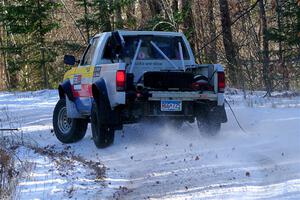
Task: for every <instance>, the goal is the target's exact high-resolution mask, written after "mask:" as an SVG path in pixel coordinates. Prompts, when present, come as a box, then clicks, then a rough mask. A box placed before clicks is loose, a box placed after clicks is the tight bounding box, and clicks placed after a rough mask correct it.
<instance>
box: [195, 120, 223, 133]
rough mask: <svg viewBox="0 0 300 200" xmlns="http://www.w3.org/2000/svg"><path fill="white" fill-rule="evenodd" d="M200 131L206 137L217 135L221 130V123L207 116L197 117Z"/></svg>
mask: <svg viewBox="0 0 300 200" xmlns="http://www.w3.org/2000/svg"><path fill="white" fill-rule="evenodd" d="M197 125H198V128H199V131H200V132H201V133H202V134H205V135H217V134H218V133H219V132H220V129H221V123H220V122H216V121H214V120H211V119H209V118H208V117H205V116H198V117H197Z"/></svg>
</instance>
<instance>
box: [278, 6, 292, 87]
mask: <svg viewBox="0 0 300 200" xmlns="http://www.w3.org/2000/svg"><path fill="white" fill-rule="evenodd" d="M276 7H277V8H276V13H277V26H278V30H282V21H281V20H282V19H281V2H280V0H276ZM278 46H279V50H278V58H279V64H280V67H281V71H282V80H283V83H284V87H285V88H284V89H285V90H289V89H290V86H289V85H290V83H289V75H288V69H287V66H286V65H285V59H284V56H283V51H282V42H281V40H279V42H278Z"/></svg>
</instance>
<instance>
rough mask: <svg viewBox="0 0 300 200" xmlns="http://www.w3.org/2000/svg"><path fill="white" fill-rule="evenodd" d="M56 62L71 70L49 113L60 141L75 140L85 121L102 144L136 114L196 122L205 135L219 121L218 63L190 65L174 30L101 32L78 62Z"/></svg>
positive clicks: (224, 118) (220, 79)
mask: <svg viewBox="0 0 300 200" xmlns="http://www.w3.org/2000/svg"><path fill="white" fill-rule="evenodd" d="M64 63H65V64H66V65H68V66H72V68H71V69H70V70H69V71H67V72H66V74H65V75H64V80H63V82H62V83H61V84H60V85H59V87H58V92H59V98H60V99H59V101H58V102H57V104H56V106H55V109H54V113H53V128H54V132H55V135H56V137H57V138H58V140H60V141H61V142H63V143H72V142H77V141H79V140H81V139H82V138H83V137H84V136H85V133H86V130H87V126H88V123H91V129H92V136H93V140H94V143H95V145H96V146H97V147H98V148H105V147H108V146H110V145H111V144H112V143H113V141H114V135H115V131H116V130H122V129H123V125H124V124H132V123H138V122H140V121H141V120H148V119H149V120H151V119H159V120H157V121H162V120H161V119H164V121H169V122H172V123H173V124H175V125H176V126H180V124H182V123H183V122H188V123H195V122H196V124H197V127H198V128H199V131H200V132H202V133H207V134H216V133H217V132H218V131H219V130H220V127H221V123H225V122H226V121H227V116H226V112H225V109H224V89H225V75H224V69H223V67H222V66H221V65H220V64H197V63H196V62H195V58H194V55H193V52H192V49H191V47H190V44H189V42H188V41H187V39H186V37H185V36H184V35H183V34H182V33H177V32H157V31H115V32H105V33H101V34H98V35H96V36H94V37H93V38H92V39H91V40H90V42H89V45H88V47H87V48H86V50H85V52H84V54H83V56H82V57H81V59H80V60H79V61H78V60H76V58H75V57H74V56H71V55H66V56H65V57H64ZM75 66H76V67H75ZM186 134H188V133H186Z"/></svg>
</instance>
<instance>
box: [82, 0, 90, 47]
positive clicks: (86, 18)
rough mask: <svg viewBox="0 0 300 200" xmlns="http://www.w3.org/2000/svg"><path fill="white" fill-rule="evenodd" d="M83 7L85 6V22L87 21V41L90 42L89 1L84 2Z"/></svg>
mask: <svg viewBox="0 0 300 200" xmlns="http://www.w3.org/2000/svg"><path fill="white" fill-rule="evenodd" d="M83 6H84V21H85V32H86V38H87V41H88V42H89V41H90V37H91V36H90V24H89V22H88V21H89V18H88V14H89V12H88V5H87V0H84V1H83Z"/></svg>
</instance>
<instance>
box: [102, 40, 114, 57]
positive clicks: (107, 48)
mask: <svg viewBox="0 0 300 200" xmlns="http://www.w3.org/2000/svg"><path fill="white" fill-rule="evenodd" d="M111 56H112V55H111V37H109V38H108V39H107V42H106V44H105V47H104V52H103V56H102V59H108V60H110V59H111Z"/></svg>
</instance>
